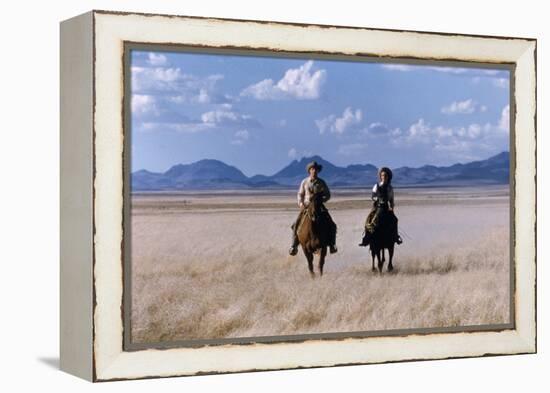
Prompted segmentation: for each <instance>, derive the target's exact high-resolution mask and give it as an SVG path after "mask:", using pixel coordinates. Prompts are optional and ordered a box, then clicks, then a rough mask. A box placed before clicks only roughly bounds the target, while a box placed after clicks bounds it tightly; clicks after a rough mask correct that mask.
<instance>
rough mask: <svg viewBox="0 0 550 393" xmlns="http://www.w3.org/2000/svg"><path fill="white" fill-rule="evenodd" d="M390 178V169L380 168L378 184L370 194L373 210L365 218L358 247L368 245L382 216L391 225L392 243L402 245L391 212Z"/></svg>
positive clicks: (391, 188)
mask: <svg viewBox="0 0 550 393" xmlns="http://www.w3.org/2000/svg"><path fill="white" fill-rule="evenodd" d="M392 177H393V173H392V171H391V169H390V168H387V167H382V168H380V170H379V171H378V178H379V182H378V183H376V184H375V185H374V187H373V188H372V194H371V199H372V200H373V202H374V203H373V208H372V210H371V212H370V213H369V215H368V217H367V220H366V223H365V231H364V232H363V239H362V240H361V243H359V246H360V247H365V246H367V245H368V244H369V242H370V238H371V236H372V234H373V233H374V231H375V230H376V228H377V227H378V224H379V222H380V218H381V217H382V216H383V215H384V216H385V217H387V218H388V219H389V220H390V222H391V224H392V227H393V237H394V241H395V242H396V243H397V244H401V243H403V240H402V239H401V236H399V232H398V230H397V217H396V216H395V213H394V211H393V208H394V199H393V187H392V185H391V180H392Z"/></svg>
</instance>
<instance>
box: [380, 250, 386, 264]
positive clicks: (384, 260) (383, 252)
mask: <svg viewBox="0 0 550 393" xmlns="http://www.w3.org/2000/svg"><path fill="white" fill-rule="evenodd" d="M380 251H381V252H382V262H386V252H385V251H384V249H381V250H380Z"/></svg>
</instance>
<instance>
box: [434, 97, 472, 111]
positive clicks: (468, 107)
mask: <svg viewBox="0 0 550 393" xmlns="http://www.w3.org/2000/svg"><path fill="white" fill-rule="evenodd" d="M477 109H478V104H477V103H476V102H475V101H474V100H472V99H471V98H470V99H467V100H464V101H454V102H452V103H450V104H449V105H446V106H444V107H443V108H441V113H445V114H446V115H455V114H470V113H474V112H475V111H476V110H477Z"/></svg>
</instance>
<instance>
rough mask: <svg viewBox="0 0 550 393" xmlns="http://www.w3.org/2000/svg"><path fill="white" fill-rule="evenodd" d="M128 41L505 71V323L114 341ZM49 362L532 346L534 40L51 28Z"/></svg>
mask: <svg viewBox="0 0 550 393" xmlns="http://www.w3.org/2000/svg"><path fill="white" fill-rule="evenodd" d="M128 43H145V44H163V45H175V46H182V45H183V46H186V47H197V48H200V47H203V48H204V47H208V48H211V49H238V50H261V51H268V52H273V53H275V52H287V53H288V52H291V53H299V54H304V55H307V54H317V55H323V54H325V55H331V56H332V55H339V56H369V57H376V58H380V59H384V61H392V60H393V61H395V60H396V59H399V60H400V61H402V60H404V59H405V60H408V61H411V62H412V61H424V60H433V61H441V60H445V61H451V62H476V63H489V64H507V65H510V66H511V67H513V68H514V72H513V73H512V75H513V81H511V82H512V85H513V86H514V89H513V94H514V97H513V98H514V100H513V103H514V104H515V105H511V119H512V120H511V121H512V122H513V126H514V127H513V128H514V129H515V130H516V131H515V134H514V137H513V140H512V143H511V146H510V148H511V151H513V153H514V154H513V156H514V159H513V165H512V170H513V181H512V183H513V184H512V186H513V193H512V194H511V195H512V196H511V198H512V199H513V205H514V210H513V220H514V224H515V225H514V229H515V230H514V232H513V254H512V256H513V261H514V272H513V273H514V277H513V282H514V289H515V292H514V303H515V304H514V313H513V314H512V315H513V318H514V321H513V326H511V327H510V328H509V329H504V330H503V329H501V330H498V331H475V332H474V331H472V332H464V331H462V332H437V333H431V334H428V332H427V333H426V334H418V333H417V334H406V335H399V336H382V337H381V336H378V337H347V338H339V339H331V340H323V339H322V338H319V337H317V338H314V339H307V340H305V341H301V342H277V343H275V342H274V343H261V342H257V343H253V344H248V345H242V344H239V343H226V344H224V345H216V346H206V345H203V346H200V347H176V348H167V349H142V350H132V351H130V350H127V348H126V347H125V345H124V307H123V305H124V304H123V299H124V296H123V295H124V263H123V261H124V240H123V239H124V237H123V235H124V225H123V223H124V220H123V212H124V192H125V189H124V184H125V181H124V174H125V168H124V154H125V151H124V121H125V119H124V78H125V75H124V72H123V71H124V51H125V45H126V44H128ZM60 221H61V272H60V275H61V277H60V281H61V288H60V289H61V295H60V302H61V316H60V326H61V329H60V336H61V337H60V343H61V344H60V345H61V346H60V352H61V368H62V369H63V370H65V371H67V372H70V373H72V374H75V375H78V376H80V377H82V378H85V379H88V380H91V381H107V380H118V379H135V378H149V377H165V376H180V375H197V374H209V373H227V372H242V371H252V370H273V369H287V368H301V367H326V366H336V365H345V364H366V363H381V362H394V361H408V360H424V359H442V358H451V357H471V356H486V355H503V354H519V353H534V352H536V40H534V39H526V38H507V37H481V36H471V35H455V34H441V33H427V32H411V31H396V30H380V29H367V28H357V27H342V26H323V25H303V24H290V23H275V22H262V21H243V20H227V19H214V18H198V17H185V16H169V15H146V14H133V13H115V12H105V11H92V12H89V13H87V14H84V15H81V16H78V17H75V18H73V19H70V20H67V21H65V22H63V23H62V24H61V220H60Z"/></svg>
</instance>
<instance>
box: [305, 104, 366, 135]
mask: <svg viewBox="0 0 550 393" xmlns="http://www.w3.org/2000/svg"><path fill="white" fill-rule="evenodd" d="M362 120H363V113H362V112H361V109H355V110H353V109H352V108H351V107H347V108H346V109H344V112H343V113H342V116H340V117H338V116H336V115H334V114H333V115H329V116H328V117H325V118H323V119H319V120H315V124H316V125H317V128H318V129H319V132H320V133H321V134H324V133H325V132H327V131H330V132H332V133H336V134H343V133H344V132H345V131H346V130H348V129H349V128H350V127H353V126H356V125H358V124H360V123H361V121H362Z"/></svg>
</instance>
